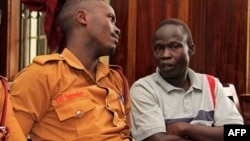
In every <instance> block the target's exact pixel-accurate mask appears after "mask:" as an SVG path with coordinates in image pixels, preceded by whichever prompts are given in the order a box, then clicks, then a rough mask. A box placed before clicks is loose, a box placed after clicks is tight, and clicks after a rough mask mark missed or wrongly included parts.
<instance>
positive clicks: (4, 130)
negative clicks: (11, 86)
mask: <svg viewBox="0 0 250 141" xmlns="http://www.w3.org/2000/svg"><path fill="white" fill-rule="evenodd" d="M0 80H1V82H2V85H3V88H4V101H3V108H2V115H1V121H0V132H1V133H2V134H3V137H2V138H1V140H2V141H5V140H6V138H7V137H8V136H9V129H8V128H7V127H5V120H6V113H7V105H8V86H7V82H6V79H4V78H3V77H1V76H0Z"/></svg>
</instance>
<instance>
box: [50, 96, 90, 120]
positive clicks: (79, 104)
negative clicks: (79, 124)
mask: <svg viewBox="0 0 250 141" xmlns="http://www.w3.org/2000/svg"><path fill="white" fill-rule="evenodd" d="M58 99H60V100H58ZM53 105H54V108H55V112H56V114H57V116H58V118H59V120H60V121H64V120H67V119H70V118H82V117H84V116H85V115H87V114H88V113H89V114H90V115H91V111H92V114H93V111H94V109H95V106H94V104H93V103H92V102H91V99H90V98H89V96H81V95H79V97H74V96H71V97H70V96H68V95H61V96H60V97H58V98H57V99H56V100H54V101H53Z"/></svg>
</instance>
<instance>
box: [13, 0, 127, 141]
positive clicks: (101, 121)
mask: <svg viewBox="0 0 250 141" xmlns="http://www.w3.org/2000/svg"><path fill="white" fill-rule="evenodd" d="M115 21H116V18H115V13H114V10H113V9H112V7H111V6H110V5H109V4H107V3H106V2H104V1H102V0H68V1H66V3H65V4H64V6H63V7H62V10H61V12H60V15H59V23H60V26H61V29H62V31H63V32H64V34H65V37H66V43H67V48H65V49H64V50H63V52H62V53H61V54H51V55H45V56H38V57H35V58H34V60H33V63H32V64H30V65H29V66H27V67H26V68H24V69H23V70H22V71H21V72H20V73H19V74H17V76H16V78H15V80H14V82H13V84H12V87H11V90H10V95H11V99H12V103H13V107H14V112H15V115H16V117H17V119H18V121H19V122H20V125H21V127H22V129H23V132H24V133H25V135H28V134H30V137H31V139H32V141H38V140H39V141H40V140H60V141H104V140H109V141H129V140H130V139H131V137H130V128H131V125H130V119H129V117H130V116H129V111H130V99H129V95H128V90H126V87H128V83H127V80H126V79H125V77H124V76H123V75H122V74H120V73H119V71H118V70H121V68H120V67H119V66H113V67H111V66H106V65H104V64H103V63H101V62H100V61H99V57H100V56H106V55H112V54H113V53H114V52H115V48H116V47H117V45H118V39H119V33H120V30H119V29H118V28H117V27H116V26H115Z"/></svg>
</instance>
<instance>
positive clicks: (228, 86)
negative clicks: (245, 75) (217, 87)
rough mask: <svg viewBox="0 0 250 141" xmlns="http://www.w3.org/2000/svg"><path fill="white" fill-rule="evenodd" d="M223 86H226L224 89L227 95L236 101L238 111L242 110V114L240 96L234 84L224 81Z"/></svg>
mask: <svg viewBox="0 0 250 141" xmlns="http://www.w3.org/2000/svg"><path fill="white" fill-rule="evenodd" d="M223 87H224V91H225V93H226V95H227V96H228V98H230V99H231V100H232V101H233V102H234V104H235V105H236V107H237V109H238V111H239V112H240V114H242V111H241V106H240V102H239V98H238V95H237V92H236V89H235V86H234V84H232V83H224V84H223Z"/></svg>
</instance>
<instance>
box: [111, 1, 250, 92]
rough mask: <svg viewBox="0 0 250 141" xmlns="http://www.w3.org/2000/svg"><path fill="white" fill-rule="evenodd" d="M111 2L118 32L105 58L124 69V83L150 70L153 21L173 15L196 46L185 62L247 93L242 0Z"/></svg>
mask: <svg viewBox="0 0 250 141" xmlns="http://www.w3.org/2000/svg"><path fill="white" fill-rule="evenodd" d="M111 5H112V6H113V7H114V9H115V11H116V16H117V26H118V27H119V28H120V29H121V31H122V35H121V42H120V44H119V47H118V48H117V52H116V55H115V56H114V57H111V63H112V64H119V65H121V66H122V67H123V68H124V72H125V73H126V74H127V76H128V79H129V82H130V84H131V83H133V82H134V80H137V79H138V78H140V77H143V76H145V75H147V74H150V73H152V72H154V71H155V63H154V60H153V46H152V36H153V33H154V29H155V27H156V25H157V24H158V23H159V22H160V21H161V20H162V19H165V18H179V19H181V20H183V21H185V22H186V23H187V24H188V25H189V26H190V29H191V32H192V34H193V39H194V43H195V45H196V54H195V55H194V56H193V57H192V58H191V64H190V66H191V67H192V68H193V69H194V70H196V71H198V72H202V73H208V74H212V75H215V76H216V77H218V78H219V79H220V80H221V81H222V83H228V82H229V83H233V84H235V86H236V89H237V92H238V93H246V92H247V87H246V84H247V83H248V82H247V80H248V78H247V77H248V76H247V71H246V70H247V66H248V64H247V52H248V49H247V39H248V38H247V30H248V29H247V25H248V23H247V18H248V15H247V13H248V0H237V1H236V0H178V1H176V0H154V1H152V0H137V1H134V0H128V1H120V0H113V1H112V3H111ZM130 18H132V19H134V21H131V19H130ZM131 36H134V39H131ZM128 62H129V63H128ZM133 74H134V75H133Z"/></svg>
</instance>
